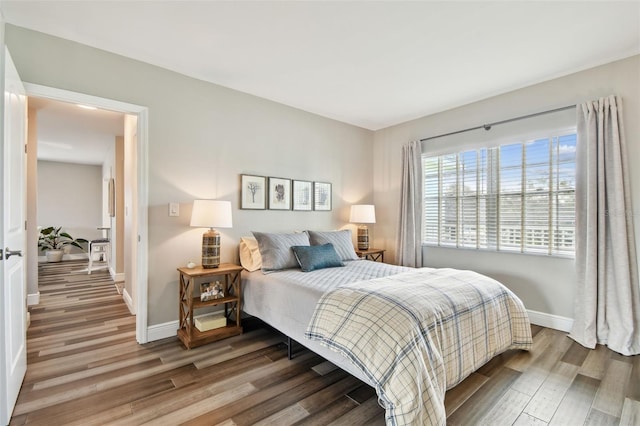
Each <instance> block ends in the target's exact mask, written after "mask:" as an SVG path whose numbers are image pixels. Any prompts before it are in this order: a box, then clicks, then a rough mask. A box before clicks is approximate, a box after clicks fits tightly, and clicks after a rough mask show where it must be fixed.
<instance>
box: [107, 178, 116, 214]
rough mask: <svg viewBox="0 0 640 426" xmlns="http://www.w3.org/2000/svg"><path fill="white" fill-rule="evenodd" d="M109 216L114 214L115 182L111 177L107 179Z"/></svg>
mask: <svg viewBox="0 0 640 426" xmlns="http://www.w3.org/2000/svg"><path fill="white" fill-rule="evenodd" d="M108 196H109V212H108V213H109V217H115V215H116V182H115V180H114V179H113V178H110V179H109V194H108Z"/></svg>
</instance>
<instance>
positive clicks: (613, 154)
mask: <svg viewBox="0 0 640 426" xmlns="http://www.w3.org/2000/svg"><path fill="white" fill-rule="evenodd" d="M577 115H578V117H577V125H578V142H577V153H576V156H577V157H576V160H577V161H576V232H577V239H576V271H577V274H578V289H577V296H576V303H575V312H574V324H573V329H572V330H571V334H570V337H571V338H573V339H574V340H576V341H577V342H578V343H580V344H582V345H584V346H586V347H589V348H594V347H595V345H596V343H599V344H603V345H607V346H608V347H609V348H610V349H612V350H614V351H616V352H619V353H621V354H623V355H635V354H640V289H639V288H638V271H637V263H636V262H637V258H636V248H635V240H634V238H635V237H634V235H635V234H634V229H633V214H632V212H631V208H632V205H631V197H630V192H629V177H628V175H629V169H628V167H629V165H628V163H627V159H626V147H625V140H624V134H623V133H624V132H623V125H622V102H621V100H620V98H619V97H616V96H609V97H607V98H602V99H599V100H597V101H593V102H587V103H584V104H581V105H578V106H577Z"/></svg>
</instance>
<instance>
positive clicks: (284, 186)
mask: <svg viewBox="0 0 640 426" xmlns="http://www.w3.org/2000/svg"><path fill="white" fill-rule="evenodd" d="M269 210H291V180H290V179H283V178H276V177H270V178H269Z"/></svg>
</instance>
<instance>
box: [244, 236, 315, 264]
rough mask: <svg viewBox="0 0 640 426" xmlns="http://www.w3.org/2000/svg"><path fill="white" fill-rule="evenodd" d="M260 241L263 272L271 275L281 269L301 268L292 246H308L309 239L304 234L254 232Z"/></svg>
mask: <svg viewBox="0 0 640 426" xmlns="http://www.w3.org/2000/svg"><path fill="white" fill-rule="evenodd" d="M252 233H253V236H254V237H256V240H258V248H259V249H260V257H262V272H264V273H269V272H273V271H279V270H281V269H289V268H299V267H300V266H299V265H298V261H297V260H296V256H295V255H294V254H293V250H291V247H292V246H308V245H309V237H308V236H307V234H305V233H304V232H301V233H299V234H271V233H267V232H253V231H252Z"/></svg>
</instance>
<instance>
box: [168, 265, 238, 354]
mask: <svg viewBox="0 0 640 426" xmlns="http://www.w3.org/2000/svg"><path fill="white" fill-rule="evenodd" d="M240 271H242V266H239V265H234V264H231V263H221V264H220V266H219V267H217V268H210V269H205V268H203V267H202V266H200V265H198V266H196V267H195V268H191V269H190V268H186V267H185V268H178V272H180V282H179V286H180V288H179V292H180V294H179V296H180V301H179V315H180V316H179V318H178V320H179V323H180V328H179V329H178V338H179V339H180V340H181V341H182V343H183V344H184V345H185V346H186V347H187V349H191V348H194V347H196V346H200V345H204V344H206V343H210V342H214V341H216V340H220V339H224V338H227V337H231V336H235V335H238V334H242V323H241V322H240V305H241V303H242V289H241V286H240ZM214 277H223V279H222V280H221V282H222V284H221V285H222V288H223V291H224V297H222V298H220V299H212V300H207V301H204V302H203V301H201V300H200V295H199V293H200V292H199V291H198V292H197V294H198V295H197V296H195V297H194V296H193V294H194V287H195V286H196V284H201V283H207V282H212V281H215V280H212V279H210V280H207V278H214ZM198 290H200V288H199V287H198ZM216 305H224V315H225V317H226V318H227V325H226V327H220V328H214V329H213V330H208V331H200V330H198V329H197V328H196V327H195V323H194V322H193V321H194V320H193V313H194V311H195V310H196V309H201V308H206V307H210V306H216ZM234 311H235V312H234ZM232 314H233V315H232Z"/></svg>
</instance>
